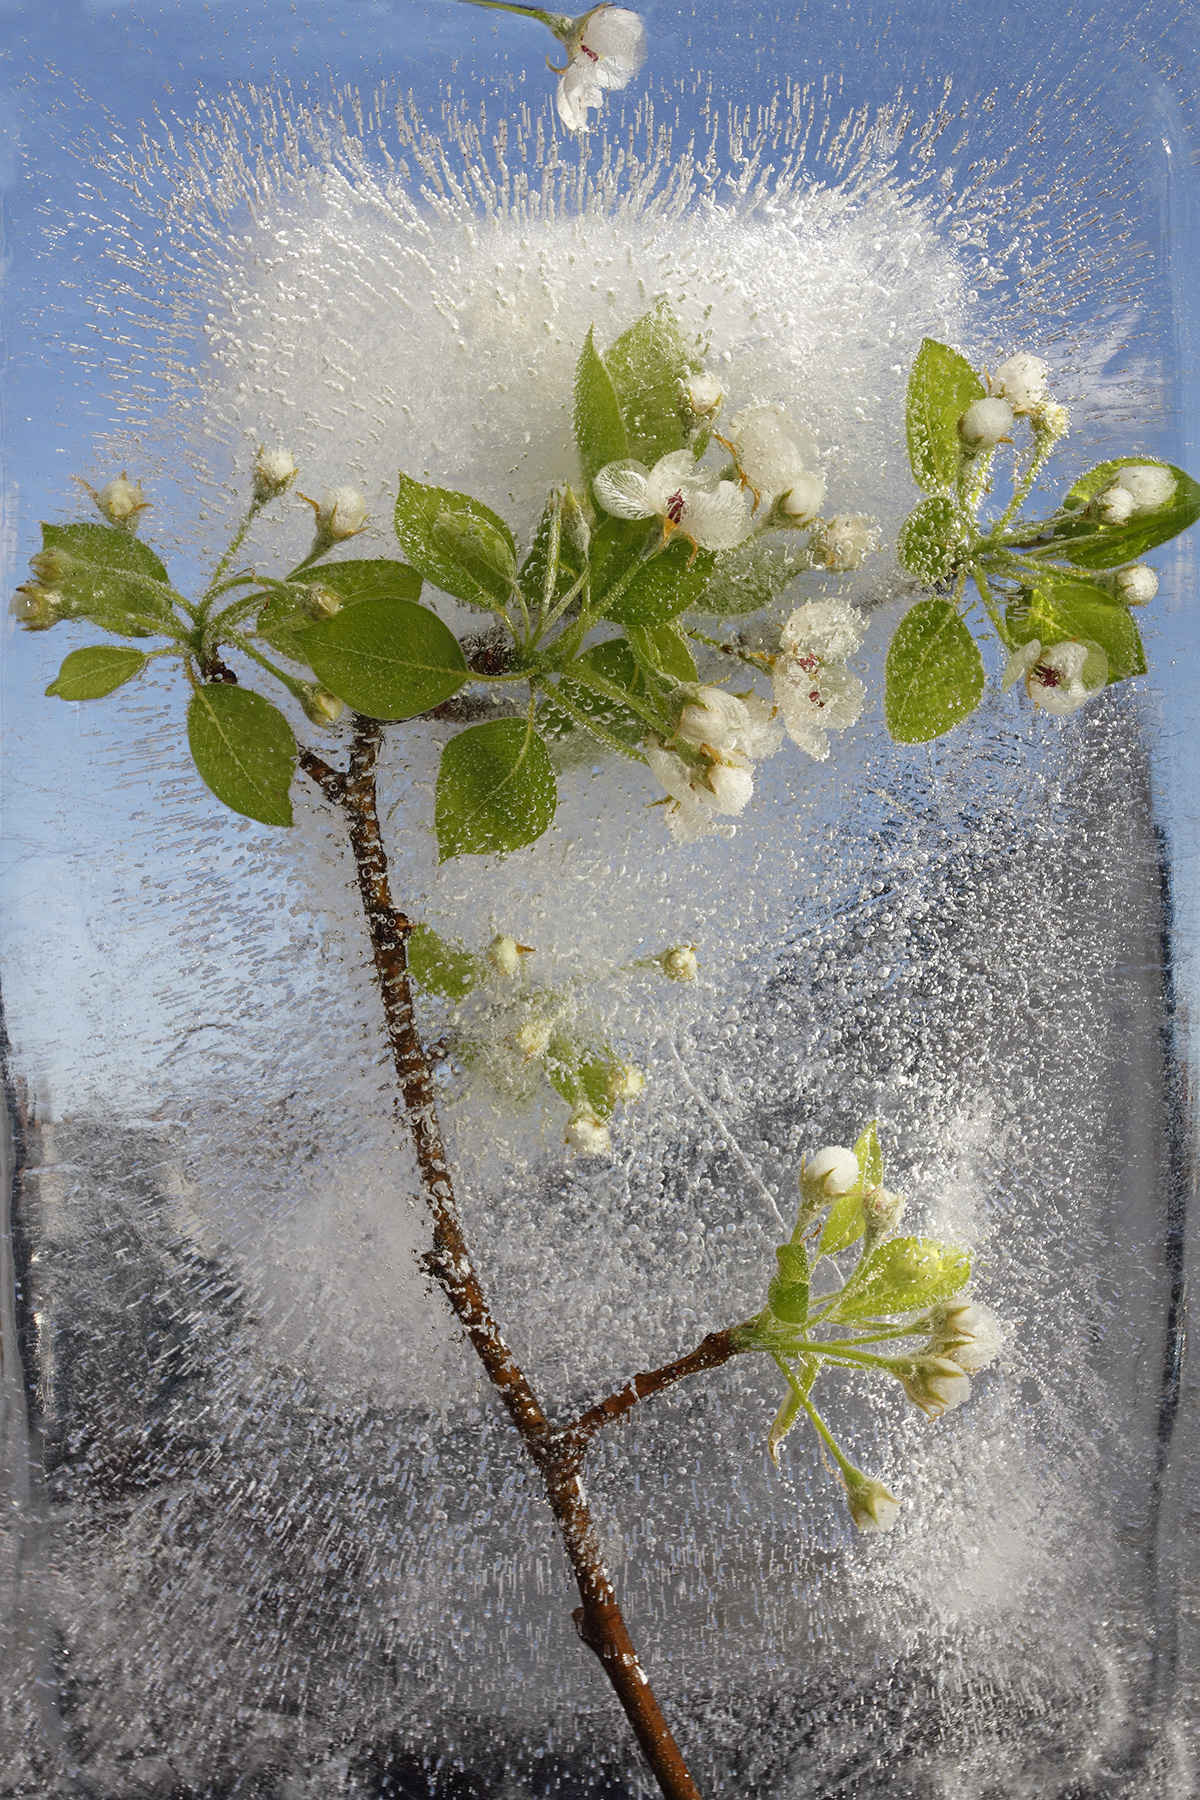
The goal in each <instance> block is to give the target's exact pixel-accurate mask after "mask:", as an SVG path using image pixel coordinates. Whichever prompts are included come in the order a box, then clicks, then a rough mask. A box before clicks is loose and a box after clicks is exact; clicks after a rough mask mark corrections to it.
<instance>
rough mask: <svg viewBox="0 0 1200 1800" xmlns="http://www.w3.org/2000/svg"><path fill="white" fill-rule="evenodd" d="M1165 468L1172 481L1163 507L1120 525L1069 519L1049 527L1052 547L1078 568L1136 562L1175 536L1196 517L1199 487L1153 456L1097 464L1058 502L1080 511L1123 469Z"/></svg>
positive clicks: (1199, 509)
mask: <svg viewBox="0 0 1200 1800" xmlns="http://www.w3.org/2000/svg"><path fill="white" fill-rule="evenodd" d="M1130 468H1154V469H1166V470H1167V471H1168V472H1169V473H1170V474H1171V475H1172V476H1173V477H1174V480H1175V492H1174V494H1173V495H1172V496H1171V499H1170V500H1169V501H1168V503H1167V505H1166V506H1163V507H1158V508H1156V509H1155V511H1154V512H1149V513H1142V514H1141V515H1140V517H1138V518H1134V519H1130V520H1128V521H1127V522H1126V523H1125V524H1124V525H1104V524H1102V523H1101V522H1100V521H1099V520H1098V519H1089V518H1078V519H1069V520H1067V521H1065V522H1064V523H1062V524H1059V525H1056V526H1055V528H1054V536H1055V539H1056V546H1055V547H1056V550H1057V551H1058V553H1059V554H1060V555H1061V556H1064V557H1065V558H1066V560H1067V561H1068V562H1071V563H1074V564H1075V565H1076V567H1077V568H1084V569H1115V568H1118V567H1119V566H1120V564H1121V563H1127V562H1136V560H1137V558H1138V557H1139V556H1144V555H1145V554H1146V552H1147V550H1153V549H1155V548H1156V546H1157V545H1159V544H1165V543H1167V542H1168V540H1169V539H1170V538H1173V537H1178V535H1179V533H1180V532H1181V531H1186V530H1187V528H1188V526H1189V525H1194V524H1195V523H1196V520H1197V519H1200V486H1198V485H1197V483H1196V482H1194V481H1193V480H1192V478H1191V476H1190V475H1188V474H1186V473H1185V471H1184V470H1183V469H1177V468H1176V467H1175V464H1174V463H1164V462H1157V461H1156V460H1155V459H1154V457H1152V456H1119V457H1117V459H1116V460H1115V461H1114V462H1106V463H1100V464H1099V465H1098V467H1096V468H1094V469H1089V470H1088V472H1087V474H1086V475H1081V476H1080V477H1079V480H1078V481H1077V482H1076V483H1075V484H1074V486H1073V487H1072V488H1071V489H1070V491H1069V492H1068V494H1067V495H1066V497H1065V499H1064V500H1063V503H1062V504H1063V506H1064V507H1065V508H1066V509H1067V510H1068V511H1069V512H1076V513H1082V512H1083V511H1084V509H1085V508H1086V507H1087V505H1088V504H1089V502H1090V501H1092V500H1094V499H1095V498H1096V496H1097V494H1102V493H1103V492H1104V490H1105V488H1109V487H1111V486H1112V484H1113V482H1114V481H1115V480H1116V478H1117V476H1118V475H1119V474H1120V472H1121V470H1122V469H1130Z"/></svg>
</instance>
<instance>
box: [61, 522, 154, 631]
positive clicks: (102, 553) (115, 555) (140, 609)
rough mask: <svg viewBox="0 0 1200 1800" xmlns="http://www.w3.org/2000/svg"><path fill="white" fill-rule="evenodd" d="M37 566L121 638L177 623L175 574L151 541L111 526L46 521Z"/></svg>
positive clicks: (79, 609) (78, 607) (76, 607)
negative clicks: (175, 618)
mask: <svg viewBox="0 0 1200 1800" xmlns="http://www.w3.org/2000/svg"><path fill="white" fill-rule="evenodd" d="M42 546H43V548H42V552H41V554H40V555H39V556H37V557H35V558H34V567H35V569H36V570H37V571H38V574H39V577H40V578H41V579H42V580H44V581H45V583H46V585H47V586H48V587H51V588H55V589H57V590H58V592H59V593H61V594H62V596H63V598H64V600H65V601H66V602H67V605H68V608H69V609H70V611H71V612H72V613H74V614H75V615H76V616H82V617H83V618H86V619H91V620H92V621H93V623H95V624H97V625H100V626H103V628H104V629H105V630H106V631H112V632H115V633H116V634H117V635H118V636H120V637H149V636H151V635H152V634H153V633H155V632H158V631H161V630H162V629H163V627H164V626H166V625H168V624H171V623H173V622H174V614H173V612H172V606H171V601H172V590H171V583H170V577H169V575H168V574H167V571H166V568H165V566H164V565H163V563H162V562H161V561H160V559H159V558H158V557H157V556H156V555H155V554H154V552H153V550H151V548H150V546H149V545H148V544H143V543H142V541H141V539H140V538H136V537H134V536H133V534H132V532H129V531H118V530H116V529H115V528H114V527H112V526H109V525H43V526H42Z"/></svg>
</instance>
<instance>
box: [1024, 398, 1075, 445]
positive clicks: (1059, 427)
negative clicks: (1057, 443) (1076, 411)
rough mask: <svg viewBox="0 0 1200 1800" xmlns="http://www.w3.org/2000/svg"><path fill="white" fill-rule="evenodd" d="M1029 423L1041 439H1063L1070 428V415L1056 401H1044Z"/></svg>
mask: <svg viewBox="0 0 1200 1800" xmlns="http://www.w3.org/2000/svg"><path fill="white" fill-rule="evenodd" d="M1029 423H1030V424H1031V425H1032V426H1033V429H1034V430H1035V431H1036V432H1039V433H1040V434H1041V435H1042V436H1043V437H1049V438H1064V437H1066V435H1067V432H1068V431H1069V430H1070V428H1071V415H1070V413H1069V412H1068V411H1067V409H1066V407H1065V406H1060V405H1059V403H1058V401H1057V400H1045V401H1043V403H1042V405H1041V406H1039V407H1038V409H1037V411H1036V412H1035V413H1034V415H1033V417H1032V418H1031V419H1030V421H1029Z"/></svg>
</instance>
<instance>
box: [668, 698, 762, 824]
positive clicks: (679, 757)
mask: <svg viewBox="0 0 1200 1800" xmlns="http://www.w3.org/2000/svg"><path fill="white" fill-rule="evenodd" d="M782 742H783V727H782V725H781V724H779V723H778V721H777V720H776V719H775V717H774V708H773V707H771V706H770V705H769V704H768V703H767V702H766V701H765V700H764V699H762V698H761V697H760V696H759V695H757V694H750V695H748V696H747V697H746V698H745V699H739V698H738V696H737V695H736V694H729V693H726V691H725V690H724V688H718V687H709V686H703V687H697V688H694V689H691V690H689V691H688V694H687V698H686V699H685V701H684V704H683V706H682V708H681V710H680V715H679V720H678V723H677V724H676V727H675V731H674V734H673V736H672V737H671V738H670V739H669V740H667V741H666V742H664V741H663V740H662V739H661V738H657V737H652V738H650V739H648V740H647V742H646V743H645V744H644V745H643V754H644V755H645V758H646V761H647V763H648V764H649V765H650V768H651V770H652V771H653V773H654V774H655V775H656V776H657V778H658V780H659V781H660V782H661V783H662V785H663V787H664V788H665V789H666V791H667V793H668V795H669V796H670V798H671V801H672V802H673V804H672V806H671V809H670V812H669V813H668V818H667V822H668V825H669V827H670V831H671V835H672V836H673V837H674V838H675V839H676V841H677V842H679V843H690V842H691V841H692V840H693V839H695V838H698V837H705V836H708V835H709V834H711V833H718V834H720V835H722V836H728V835H730V834H731V833H732V829H733V828H732V826H729V825H725V824H723V823H722V821H721V815H729V814H733V815H736V814H738V813H740V812H743V811H744V810H745V807H746V805H747V803H748V801H749V799H750V796H751V794H752V793H753V792H754V764H755V762H756V761H758V760H761V758H763V757H765V756H773V755H774V754H775V752H776V751H777V750H778V749H779V747H780V745H781V743H782Z"/></svg>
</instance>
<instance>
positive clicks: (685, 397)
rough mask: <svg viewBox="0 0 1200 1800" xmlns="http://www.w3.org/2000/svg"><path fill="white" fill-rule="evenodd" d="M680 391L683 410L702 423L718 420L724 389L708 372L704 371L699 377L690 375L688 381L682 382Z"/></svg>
mask: <svg viewBox="0 0 1200 1800" xmlns="http://www.w3.org/2000/svg"><path fill="white" fill-rule="evenodd" d="M679 391H680V399H681V400H682V402H683V410H684V411H685V412H686V413H690V415H691V417H692V418H693V419H696V420H699V421H700V422H702V423H703V422H704V421H705V420H708V419H714V418H716V416H717V414H718V412H719V411H720V410H721V402H722V400H724V398H725V390H724V388H723V387H722V386H721V384H720V382H719V381H718V380H717V378H716V376H715V375H710V374H709V373H708V371H707V370H702V371H701V373H700V374H699V375H689V377H688V378H687V380H686V381H681V382H680V384H679Z"/></svg>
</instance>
